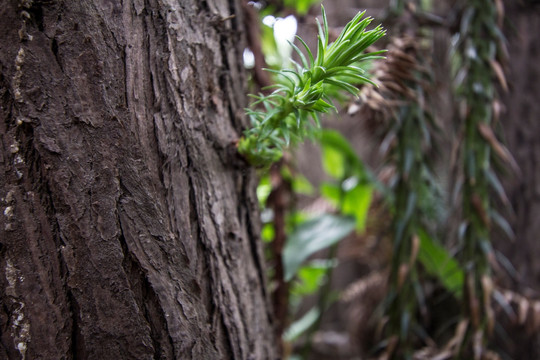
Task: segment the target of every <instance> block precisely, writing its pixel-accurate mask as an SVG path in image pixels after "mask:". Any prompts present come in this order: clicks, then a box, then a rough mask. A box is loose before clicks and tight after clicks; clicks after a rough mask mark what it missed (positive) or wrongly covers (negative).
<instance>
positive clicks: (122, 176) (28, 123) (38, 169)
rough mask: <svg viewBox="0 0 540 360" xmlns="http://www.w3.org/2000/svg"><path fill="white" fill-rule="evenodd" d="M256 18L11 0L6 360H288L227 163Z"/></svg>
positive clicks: (2, 134)
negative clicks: (279, 359) (246, 27)
mask: <svg viewBox="0 0 540 360" xmlns="http://www.w3.org/2000/svg"><path fill="white" fill-rule="evenodd" d="M231 15H235V17H231ZM242 21H243V19H242V13H241V7H240V2H239V1H237V0H216V1H212V2H210V1H195V0H187V1H172V0H144V1H143V0H125V1H122V2H120V1H107V0H95V1H45V0H42V1H37V0H34V1H32V0H21V1H15V0H9V1H8V0H4V1H2V5H0V106H1V108H0V120H1V121H0V197H1V203H0V205H1V206H0V209H1V210H2V213H1V214H0V286H1V289H2V290H1V291H0V326H1V329H2V330H1V333H0V334H1V338H0V358H2V359H4V358H6V359H25V358H26V359H37V358H43V359H68V358H81V359H152V358H156V359H227V358H230V359H233V358H234V359H270V358H275V355H274V340H273V335H272V329H271V325H270V316H269V312H268V308H269V302H268V296H267V294H266V293H265V287H264V282H265V281H264V269H263V264H262V260H261V259H262V257H261V252H260V246H259V242H258V229H259V225H258V213H257V202H256V197H255V194H254V186H255V180H254V173H253V171H252V170H250V169H247V168H245V167H243V166H242V164H241V163H240V166H239V165H238V163H235V162H234V161H231V159H234V151H231V149H230V144H231V143H232V142H233V141H234V140H235V139H237V138H238V137H239V134H240V131H241V127H242V125H244V124H243V118H242V108H243V107H244V105H245V104H244V95H243V93H244V73H243V71H244V70H243V67H242V64H241V55H242V50H243V44H244V38H243V36H241V35H240V32H239V29H240V28H241V26H240V24H241V23H242ZM235 164H236V165H235Z"/></svg>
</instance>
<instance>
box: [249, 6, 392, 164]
mask: <svg viewBox="0 0 540 360" xmlns="http://www.w3.org/2000/svg"><path fill="white" fill-rule="evenodd" d="M321 8H322V18H323V24H322V26H321V24H320V23H319V22H318V21H317V25H318V28H319V34H318V36H317V43H318V45H317V53H316V55H315V56H314V54H313V52H312V51H311V50H310V48H309V47H308V46H307V44H306V43H305V41H304V40H302V39H301V38H300V37H298V36H297V37H296V38H297V39H298V41H299V42H300V44H302V46H303V47H304V49H305V51H306V55H307V56H306V55H305V54H304V53H303V52H302V51H301V50H300V49H299V48H298V47H297V46H296V45H294V44H293V43H290V44H291V46H292V48H293V49H294V51H295V52H296V53H297V54H298V56H299V58H300V62H301V63H300V64H299V63H296V62H295V63H294V64H295V69H294V70H293V69H282V70H272V69H266V70H267V71H269V72H272V73H274V74H275V75H276V81H277V83H276V84H274V85H272V86H270V87H268V88H267V89H273V92H272V93H270V94H269V95H262V94H261V95H252V97H253V98H255V99H256V101H255V102H254V103H253V104H251V107H250V108H249V109H246V112H247V115H248V116H249V118H250V121H251V124H252V127H251V128H250V129H248V130H246V131H245V132H244V136H243V137H242V138H241V139H240V141H239V142H238V151H239V152H240V153H241V154H242V155H244V156H245V157H246V158H247V159H248V160H249V161H250V162H251V163H252V164H253V165H255V166H267V165H269V164H271V163H273V162H276V161H277V160H279V159H280V158H281V156H282V152H283V150H284V149H285V148H286V147H288V146H290V145H294V144H297V143H298V142H300V141H303V140H304V139H305V138H313V137H314V136H316V135H317V133H318V130H319V129H320V121H319V114H320V113H327V112H329V111H330V110H335V106H334V105H333V104H332V100H331V99H332V98H333V97H336V96H337V95H338V93H339V92H341V91H345V92H348V93H350V94H352V95H356V94H357V92H358V89H357V87H356V86H355V85H358V84H362V83H371V84H373V82H372V81H371V80H370V79H369V78H368V77H367V75H366V74H365V70H364V69H362V68H361V67H360V66H359V65H360V64H361V63H362V62H365V61H367V60H372V59H377V58H383V57H382V56H380V54H382V53H383V52H384V51H385V50H382V51H376V52H370V53H364V51H365V50H366V49H367V48H368V47H369V46H371V45H372V44H373V43H375V42H376V41H377V40H379V39H380V38H381V37H383V36H384V35H385V30H383V28H382V27H381V26H380V25H379V26H377V27H376V28H374V29H372V30H366V28H367V27H368V25H369V24H370V23H371V22H372V21H373V19H372V18H371V17H366V18H364V14H365V11H364V12H360V13H358V14H357V15H356V16H355V17H354V19H352V20H351V21H350V22H349V23H348V24H347V25H346V26H345V28H344V29H343V31H342V32H341V34H340V35H339V37H338V38H337V39H336V41H334V42H333V43H331V44H329V35H328V22H327V19H326V13H325V11H324V7H321Z"/></svg>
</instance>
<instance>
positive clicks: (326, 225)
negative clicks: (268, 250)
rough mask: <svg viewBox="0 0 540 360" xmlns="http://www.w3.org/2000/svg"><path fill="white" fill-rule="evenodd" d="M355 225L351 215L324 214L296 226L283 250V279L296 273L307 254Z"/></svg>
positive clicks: (346, 232)
mask: <svg viewBox="0 0 540 360" xmlns="http://www.w3.org/2000/svg"><path fill="white" fill-rule="evenodd" d="M355 225H356V221H355V219H354V218H352V217H348V216H337V215H328V214H326V215H322V216H319V217H317V218H314V219H312V220H308V221H306V222H305V223H303V224H301V225H300V226H298V227H297V228H296V229H295V230H294V231H293V232H292V234H290V235H289V238H288V240H287V244H285V249H284V250H283V266H284V268H285V281H290V280H291V279H292V278H293V277H294V276H295V275H296V273H297V271H298V269H299V268H300V266H301V265H302V263H303V262H304V261H305V260H306V259H307V258H308V257H309V256H311V255H313V254H314V253H316V252H317V251H319V250H323V249H326V248H328V247H329V246H332V245H334V244H336V243H337V242H339V241H340V240H342V239H343V238H345V236H347V235H349V234H350V233H351V232H352V231H353V230H354V228H355Z"/></svg>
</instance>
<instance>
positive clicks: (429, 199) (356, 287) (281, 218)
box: [239, 0, 540, 359]
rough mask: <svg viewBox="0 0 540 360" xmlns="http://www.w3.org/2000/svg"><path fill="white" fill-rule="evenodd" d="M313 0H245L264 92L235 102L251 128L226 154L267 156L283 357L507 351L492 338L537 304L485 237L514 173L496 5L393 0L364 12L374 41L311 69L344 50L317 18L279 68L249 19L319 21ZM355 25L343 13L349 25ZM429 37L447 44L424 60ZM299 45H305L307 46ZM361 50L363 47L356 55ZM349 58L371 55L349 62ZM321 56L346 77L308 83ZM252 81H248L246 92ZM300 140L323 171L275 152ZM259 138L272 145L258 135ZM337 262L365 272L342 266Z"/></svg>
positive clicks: (268, 36)
mask: <svg viewBox="0 0 540 360" xmlns="http://www.w3.org/2000/svg"><path fill="white" fill-rule="evenodd" d="M318 3H319V2H318V1H283V2H279V1H276V2H272V1H267V2H251V4H252V5H253V6H254V7H255V8H257V9H258V16H259V17H260V20H261V29H262V31H261V34H262V37H261V39H260V41H261V43H262V47H261V48H262V50H263V52H264V55H265V58H266V59H268V63H267V64H258V65H259V66H263V65H264V66H270V67H273V70H272V72H273V73H274V74H275V77H274V81H275V82H276V84H277V85H276V87H275V88H276V89H277V90H276V91H274V92H273V93H268V92H266V91H267V90H266V88H264V87H263V88H262V90H261V93H260V95H259V96H258V97H257V98H256V100H257V101H256V102H255V103H254V104H253V105H252V107H251V109H250V110H249V111H248V114H249V116H250V117H251V118H252V123H253V125H254V127H253V129H251V130H248V131H247V132H246V135H245V138H244V139H243V140H241V142H240V144H239V150H240V152H242V153H243V154H245V155H246V157H247V158H248V159H249V160H251V162H252V163H254V164H255V165H266V166H267V167H266V168H264V169H262V170H261V172H260V175H261V181H260V186H259V189H258V194H259V199H260V203H261V209H262V215H263V216H262V220H263V223H264V226H263V232H262V237H263V239H264V240H265V241H266V243H267V256H268V260H269V263H270V264H271V271H270V274H269V277H270V280H271V290H272V295H273V304H274V310H275V314H276V322H277V331H278V332H279V333H280V335H281V336H282V338H283V351H284V354H285V356H287V357H289V358H295V359H308V358H327V357H328V356H332V357H335V356H341V357H339V358H355V356H359V355H360V356H363V357H366V358H381V359H390V358H392V359H394V358H395V359H413V358H414V359H433V358H438V359H448V358H460V359H508V358H512V356H511V354H509V353H508V352H507V351H508V350H507V348H508V347H505V344H504V343H502V344H500V343H497V342H496V341H494V339H496V338H500V336H503V337H504V336H507V335H504V334H505V332H506V331H508V329H509V326H511V325H510V324H511V323H512V322H514V323H521V324H523V323H524V320H523V319H521V320H520V319H519V317H520V316H521V317H523V316H522V315H520V314H523V313H527V311H529V310H531V309H532V308H534V307H535V304H536V302H534V300H533V299H529V298H527V297H526V296H525V295H523V294H520V293H519V292H515V291H511V290H509V289H507V288H505V286H507V284H508V282H507V280H508V279H512V278H513V277H515V274H516V273H515V269H514V268H513V266H512V264H511V263H510V262H509V261H508V260H507V259H506V258H505V257H504V256H503V255H502V254H501V253H500V252H498V251H496V250H495V248H494V246H493V245H492V243H493V241H492V236H493V233H494V232H497V231H502V233H504V234H506V237H507V239H508V241H510V240H512V239H513V231H512V228H511V226H510V224H509V222H508V221H507V220H506V219H505V216H508V214H511V208H510V203H509V201H508V197H507V196H506V194H505V192H504V190H503V185H502V182H501V180H500V175H501V174H502V175H503V176H515V174H517V173H518V171H519V169H518V166H517V164H516V162H515V161H514V160H513V157H512V155H511V154H510V152H509V151H508V150H507V148H506V147H505V145H504V144H503V141H502V140H501V135H500V123H499V122H500V121H501V120H503V119H501V115H500V114H501V106H500V102H499V100H498V98H499V95H498V94H499V93H500V92H504V91H508V81H507V79H506V77H505V72H504V66H505V64H506V62H507V61H508V60H509V57H508V51H507V50H506V42H505V41H506V40H505V38H504V36H503V35H502V25H503V20H504V11H503V7H502V2H501V1H497V0H475V1H453V2H448V3H446V2H445V4H444V5H441V4H438V6H437V4H434V3H432V2H431V1H402V0H395V1H391V2H390V3H389V4H388V5H387V6H385V7H384V8H382V9H381V11H380V12H379V13H378V17H377V20H376V22H377V21H380V22H384V24H385V27H386V28H387V29H388V34H389V36H388V38H387V39H385V40H382V41H381V40H380V38H381V36H382V32H381V30H379V28H376V29H375V30H374V31H373V32H371V33H369V34H374V35H373V37H372V38H371V39H370V41H369V46H367V45H366V46H364V47H359V48H358V49H357V50H355V51H353V52H351V53H350V54H354V57H351V58H349V59H350V61H349V62H346V63H344V64H329V63H324V60H326V59H328V57H326V56H325V52H330V53H332V51H333V52H336V53H343V48H342V47H340V46H341V44H342V43H343V39H344V38H343V36H340V35H339V34H340V33H341V34H346V31H347V29H348V28H347V27H345V30H343V32H342V30H341V29H340V28H339V26H338V25H339V24H332V20H331V19H330V20H328V21H327V19H326V16H324V12H323V20H322V21H321V24H322V26H319V30H318V34H319V35H318V40H317V39H316V38H315V37H313V38H312V39H306V40H305V42H304V40H301V39H300V38H297V40H296V45H294V44H291V47H292V48H293V55H294V56H293V58H294V59H296V61H298V63H297V64H296V65H294V62H293V65H292V66H293V67H295V68H294V69H293V70H288V69H287V67H288V66H290V65H291V63H290V62H289V61H288V60H287V59H286V58H284V57H283V56H278V55H276V54H278V53H279V49H278V46H276V43H277V42H279V41H276V39H275V33H274V31H272V28H271V27H270V26H267V25H263V24H262V23H263V22H264V21H263V18H264V17H267V16H270V15H271V16H276V17H279V16H286V15H290V14H293V15H295V16H296V18H297V19H299V21H300V27H302V21H303V22H304V25H303V26H304V27H305V28H310V27H309V26H308V24H309V23H310V22H309V20H306V19H309V18H310V16H312V15H313V16H316V15H317V10H318V7H317V6H314V5H317V4H318ZM310 9H311V10H310ZM438 14H439V15H438ZM360 21H361V17H356V18H354V19H353V21H352V23H350V24H352V25H347V26H349V28H350V27H353V26H354V24H358V23H360ZM367 25H368V24H366V26H367ZM333 26H335V28H333ZM311 29H313V30H315V31H314V33H315V34H316V33H317V30H316V29H317V28H316V27H314V26H312V27H311ZM363 29H364V27H362V30H363ZM300 30H302V29H301V28H300ZM441 34H445V36H447V39H448V41H447V43H445V44H446V46H447V48H446V49H445V51H443V52H442V53H443V54H444V56H445V58H444V59H443V60H444V61H447V62H448V64H449V65H448V67H447V68H444V64H437V63H434V61H433V59H434V53H435V51H436V49H435V47H437V46H440V45H441V44H440V39H439V38H438V37H440V36H441ZM353 37H354V36H353ZM377 40H379V41H377ZM334 41H335V42H334ZM376 41H377V42H376ZM308 44H316V48H317V49H318V51H317V52H316V55H315V52H313V53H311V52H310V50H309V48H310V45H308ZM297 46H298V47H297ZM253 48H256V47H253ZM299 48H302V50H300V49H299ZM334 49H339V51H336V50H334ZM366 49H367V51H368V52H371V53H370V54H367V55H363V54H362V53H360V52H359V51H364V50H366ZM381 49H387V50H388V52H387V53H385V54H384V55H385V59H375V58H376V57H377V55H379V54H381V52H380V50H381ZM439 56H440V55H439ZM276 59H281V60H278V61H276ZM358 60H369V62H364V64H363V65H362V69H360V68H357V67H356V66H357V65H356V64H355V63H357V61H358ZM323 63H324V64H323ZM255 65H256V66H257V64H255ZM332 66H337V67H338V68H339V69H340V70H339V71H342V72H344V73H343V74H339V75H338V77H337V78H336V79H332V81H329V82H327V83H326V85H324V86H325V87H324V88H322V87H321V86H322V83H321V86H313V85H314V84H319V80H320V79H322V78H320V76H321V74H323V73H324V74H326V73H332V72H331V71H328V70H329V69H330V68H331V67H332ZM347 66H352V67H349V68H347ZM318 67H321V68H322V69H324V70H323V71H321V70H319V69H318ZM283 69H285V70H283ZM364 69H365V70H368V72H367V73H364ZM351 70H352V71H354V72H355V73H356V75H354V76H352V75H351ZM444 71H446V72H444ZM441 74H443V75H441ZM342 75H344V77H343V76H342ZM339 76H342V77H341V78H339ZM314 78H317V79H319V78H320V79H319V80H313V79H314ZM368 78H370V79H372V80H369V79H368ZM441 79H442V80H445V79H451V81H452V82H451V86H441V85H440V82H441ZM255 80H256V79H255ZM351 80H357V81H351ZM358 80H359V81H358ZM372 82H374V83H376V84H377V86H373V84H370V83H372ZM263 85H265V84H258V83H257V81H254V82H253V84H252V86H253V87H254V89H255V90H256V89H257V87H259V86H263ZM336 89H341V90H345V91H347V92H349V93H352V94H353V95H357V94H358V97H357V98H354V97H352V98H347V97H344V96H342V95H339V94H338V93H337V92H336V91H335V90H336ZM315 93H316V95H314V94H315ZM276 94H277V95H276ZM299 96H300V97H302V96H306V97H309V98H310V99H311V100H312V105H313V106H315V107H317V106H319V105H320V106H319V108H317V109H314V108H313V109H312V108H307V107H305V104H306V101H304V100H302V101H301V102H297V103H296V105H293V106H290V105H288V104H294V102H295V101H297V99H299ZM441 98H444V99H445V101H448V102H449V103H450V106H449V107H450V108H451V109H452V111H451V113H452V115H451V116H448V115H446V116H441V111H440V109H437V107H438V106H440V105H441ZM290 99H296V100H292V101H291V100H290ZM311 100H310V101H311ZM321 101H322V102H324V104H323V103H322V102H321ZM334 102H335V103H336V104H338V105H336V106H335V109H336V110H337V112H338V115H337V116H333V115H329V116H328V117H326V118H324V119H323V121H322V129H320V130H319V129H318V128H317V126H318V124H319V122H320V120H319V119H318V116H317V115H313V110H317V111H320V112H327V110H329V109H331V108H334V105H333V104H334ZM261 104H262V106H261ZM317 104H318V105H317ZM295 106H299V107H298V108H299V109H300V113H299V112H298V111H295V110H294V107H295ZM306 110H307V112H306V113H305V114H302V111H306ZM284 111H285V112H286V114H285V115H283V114H281V115H279V116H277V115H276V114H280V112H284ZM289 114H292V115H291V117H290V119H289V120H287V119H288V117H289ZM308 114H309V115H311V116H313V117H314V119H315V122H314V123H311V124H310V125H309V126H308V129H309V130H308V131H306V130H303V129H305V128H303V127H301V126H299V125H300V123H304V122H306V121H307V116H308ZM282 115H283V116H282ZM293 115H294V116H293ZM347 116H350V117H352V118H354V119H355V120H356V121H357V122H359V123H361V124H362V126H358V127H356V130H355V131H356V132H359V131H360V132H364V133H365V134H367V136H368V137H369V140H368V141H369V144H370V146H371V147H376V148H377V149H378V151H377V152H376V153H377V155H376V156H373V155H372V154H373V152H371V153H370V152H366V151H363V152H362V151H359V150H358V149H359V146H358V144H356V143H354V142H350V140H349V139H351V138H354V136H353V135H352V134H348V133H340V132H339V131H336V130H335V129H333V128H332V127H335V126H336V125H335V123H334V122H335V121H338V122H339V121H343V120H339V118H341V119H343V117H347ZM278 117H279V118H280V119H285V121H282V120H279V121H278V120H276V119H277V118H278ZM295 117H296V118H295ZM330 117H337V118H338V120H336V119H330ZM440 118H446V119H451V121H450V122H448V123H442V122H441V119H440ZM297 119H299V120H297ZM280 124H283V125H280ZM313 125H315V126H314V127H313ZM338 127H339V126H338ZM301 129H302V130H301ZM298 130H300V133H299V132H298ZM301 132H304V133H303V134H301ZM262 133H265V134H266V133H267V134H266V135H265V136H261V134H262ZM304 135H311V136H308V137H309V138H310V139H311V141H312V142H313V143H315V144H316V145H317V148H318V150H317V151H316V154H319V155H320V156H318V160H317V162H318V164H314V163H310V165H309V166H311V167H317V168H319V169H321V171H320V172H319V174H318V175H317V176H313V175H311V174H308V173H309V171H308V173H306V174H302V171H301V170H302V168H303V169H305V168H306V167H305V166H302V164H299V163H298V161H297V159H302V158H305V156H304V155H303V152H306V150H305V149H300V150H295V149H292V148H290V147H289V146H290V145H295V144H298V143H299V140H301V139H302V138H303V137H304ZM272 136H276V137H277V138H279V139H280V140H278V141H276V142H274V143H272V144H269V143H268V142H266V143H265V144H261V143H260V139H261V138H263V139H267V138H271V137H272ZM265 141H266V140H265ZM250 149H256V152H251V150H250ZM309 149H313V147H311V148H309ZM448 149H450V151H448ZM275 150H278V152H276V151H275ZM309 151H311V150H309ZM309 151H308V152H309ZM282 152H284V156H283V157H282V155H281V154H282ZM260 154H262V156H260ZM307 158H309V159H310V160H311V161H314V159H317V156H315V157H314V156H307ZM374 158H375V161H374ZM368 163H369V165H368ZM269 164H272V165H271V166H269V167H268V165H269ZM309 166H308V167H309ZM308 178H310V180H308ZM503 214H504V215H503ZM340 244H341V245H340ZM340 247H341V249H345V250H341V252H340ZM348 252H349V253H348ZM350 258H354V261H355V263H357V264H358V263H361V264H363V265H362V266H364V267H367V269H368V274H366V273H365V271H364V272H363V273H362V272H358V271H356V272H355V271H347V267H346V265H345V264H346V262H347V261H348V260H347V259H350ZM343 278H346V279H347V281H346V284H343V283H342V282H343V281H342V279H343ZM336 282H338V283H340V284H335V283H336ZM518 299H520V300H522V303H521V305H517V304H518ZM525 299H527V300H525ZM520 306H521V310H520ZM340 307H342V308H343V307H345V308H346V310H345V312H346V313H347V314H346V315H345V316H346V317H349V319H347V320H346V321H345V323H346V324H342V325H339V324H338V323H337V322H336V319H339V318H340V310H339V309H340ZM531 311H532V310H531ZM342 312H343V311H342ZM534 314H536V312H534ZM535 316H536V315H535ZM341 318H342V319H343V316H342V315H341ZM331 319H334V320H331ZM537 326H538V327H534V326H533V328H534V329H539V328H540V321H539V324H538V325H537ZM360 327H361V328H360ZM326 329H332V330H331V331H328V330H326ZM533 333H534V331H533ZM501 334H502V335H501ZM507 337H508V336H507ZM509 341H511V340H509ZM336 344H341V345H336Z"/></svg>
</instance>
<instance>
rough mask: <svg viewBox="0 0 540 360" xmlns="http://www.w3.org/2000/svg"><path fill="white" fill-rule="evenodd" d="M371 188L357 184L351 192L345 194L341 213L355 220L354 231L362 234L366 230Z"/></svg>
mask: <svg viewBox="0 0 540 360" xmlns="http://www.w3.org/2000/svg"><path fill="white" fill-rule="evenodd" d="M372 195H373V187H372V186H370V185H362V184H358V185H357V186H356V187H354V188H353V189H352V190H351V191H348V192H346V193H345V197H344V201H343V208H342V212H343V213H344V214H345V215H352V216H354V218H355V219H356V231H358V232H363V231H364V230H365V229H366V221H367V216H368V211H369V207H370V205H371V198H372Z"/></svg>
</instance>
